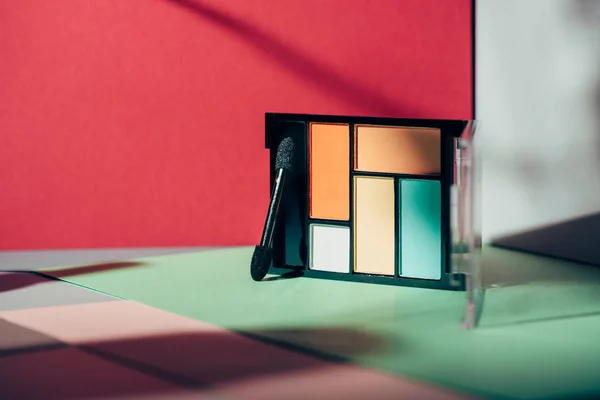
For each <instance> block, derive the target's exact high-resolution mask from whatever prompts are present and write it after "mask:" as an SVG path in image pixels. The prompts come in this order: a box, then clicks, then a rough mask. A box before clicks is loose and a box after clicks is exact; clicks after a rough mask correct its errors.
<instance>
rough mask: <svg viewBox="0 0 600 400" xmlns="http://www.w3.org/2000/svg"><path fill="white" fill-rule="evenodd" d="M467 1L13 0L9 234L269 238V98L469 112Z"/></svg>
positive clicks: (274, 104) (22, 237)
mask: <svg viewBox="0 0 600 400" xmlns="http://www.w3.org/2000/svg"><path fill="white" fill-rule="evenodd" d="M470 3H471V2H470V0H402V1H400V0H379V1H369V0H352V1H347V0H279V1H275V0H253V1H249V0H218V1H217V0H215V1H200V0H196V1H194V0H189V1H184V0H181V1H177V0H119V1H102V0H60V1H48V0H2V1H1V2H0V38H1V40H0V59H1V60H2V61H1V62H0V133H1V135H2V144H1V145H0V186H1V188H2V191H1V195H0V248H1V249H50V248H94V247H96V248H97V247H130V246H179V245H226V244H230V245H235V244H252V243H255V242H257V241H258V240H259V239H260V232H261V229H262V226H263V223H264V216H265V212H266V207H267V203H268V196H269V191H268V176H269V174H268V157H267V151H266V150H265V149H264V148H263V145H264V139H263V135H264V133H263V120H264V113H265V112H266V111H271V112H295V113H328V114H350V115H374V116H395V117H417V118H419V117H424V118H470V117H471V103H472V99H471V26H470Z"/></svg>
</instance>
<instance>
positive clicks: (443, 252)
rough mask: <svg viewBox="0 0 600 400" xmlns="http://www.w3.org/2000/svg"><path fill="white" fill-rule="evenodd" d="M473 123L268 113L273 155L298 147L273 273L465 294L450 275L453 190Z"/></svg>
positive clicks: (461, 282)
mask: <svg viewBox="0 0 600 400" xmlns="http://www.w3.org/2000/svg"><path fill="white" fill-rule="evenodd" d="M468 124H469V121H463V120H420V119H395V118H373V117H343V116H326V115H299V114H275V113H268V114H266V124H265V127H266V147H267V149H270V165H271V171H272V172H271V188H273V185H274V184H275V176H276V174H275V170H274V165H275V161H276V160H275V155H276V151H277V148H278V145H279V143H280V142H281V141H282V140H283V139H284V138H291V139H292V140H293V142H294V164H293V172H292V173H291V174H290V175H289V176H288V177H287V178H286V182H285V190H284V193H283V197H282V200H281V204H280V211H279V216H278V220H277V222H276V226H275V233H274V236H273V264H272V267H271V272H275V273H282V272H285V271H290V270H302V271H303V272H304V275H305V276H307V277H315V278H329V279H341V280H350V281H360V282H370V283H382V284H396V285H403V286H417V287H426V288H435V289H446V290H464V279H463V277H462V276H461V275H457V274H455V273H453V272H452V268H451V255H452V253H453V251H455V249H454V248H453V244H452V243H453V241H452V229H453V227H452V224H451V219H452V208H453V204H454V203H453V202H452V201H451V197H452V193H453V188H455V187H456V184H457V183H458V178H459V175H460V170H459V168H460V157H459V153H460V138H461V135H462V134H463V132H464V131H465V129H466V127H467V125H468Z"/></svg>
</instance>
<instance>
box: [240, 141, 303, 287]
mask: <svg viewBox="0 0 600 400" xmlns="http://www.w3.org/2000/svg"><path fill="white" fill-rule="evenodd" d="M293 163H294V141H293V140H292V139H291V138H289V137H286V138H284V139H283V140H282V141H281V143H279V147H277V154H276V156H275V170H276V171H277V176H276V177H275V185H274V187H273V193H272V194H271V203H270V204H269V210H268V212H267V220H266V221H265V226H264V229H263V234H262V238H261V240H260V244H259V245H258V246H256V247H254V253H253V254H252V261H251V262H250V275H251V276H252V279H254V280H255V281H260V280H262V279H263V278H264V277H265V276H266V275H267V273H268V272H269V267H270V266H271V262H272V261H273V247H272V246H273V232H274V231H275V223H276V221H277V216H278V215H279V204H280V203H281V197H282V194H283V186H284V184H285V177H286V175H287V174H288V173H289V172H293Z"/></svg>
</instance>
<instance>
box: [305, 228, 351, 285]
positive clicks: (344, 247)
mask: <svg viewBox="0 0 600 400" xmlns="http://www.w3.org/2000/svg"><path fill="white" fill-rule="evenodd" d="M309 268H310V269H312V270H315V271H327V272H339V273H349V272H350V228H348V227H344V226H333V225H322V224H311V225H310V260H309Z"/></svg>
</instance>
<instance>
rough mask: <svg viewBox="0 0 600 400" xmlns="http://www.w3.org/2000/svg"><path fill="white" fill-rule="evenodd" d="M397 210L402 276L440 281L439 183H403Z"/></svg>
mask: <svg viewBox="0 0 600 400" xmlns="http://www.w3.org/2000/svg"><path fill="white" fill-rule="evenodd" d="M399 183H400V185H398V198H399V199H401V200H400V204H399V207H400V209H399V210H398V211H399V212H400V221H401V224H402V231H401V234H400V238H399V240H400V248H401V254H402V263H401V264H400V268H401V273H400V275H401V276H405V277H410V278H420V279H438V280H439V279H440V277H441V275H442V271H441V269H440V265H442V254H441V252H442V238H441V232H442V225H441V224H442V222H441V218H442V216H441V213H442V197H441V196H442V193H441V186H440V182H439V181H424V180H412V179H401V180H400V182H399Z"/></svg>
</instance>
